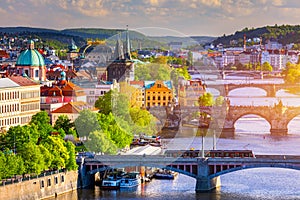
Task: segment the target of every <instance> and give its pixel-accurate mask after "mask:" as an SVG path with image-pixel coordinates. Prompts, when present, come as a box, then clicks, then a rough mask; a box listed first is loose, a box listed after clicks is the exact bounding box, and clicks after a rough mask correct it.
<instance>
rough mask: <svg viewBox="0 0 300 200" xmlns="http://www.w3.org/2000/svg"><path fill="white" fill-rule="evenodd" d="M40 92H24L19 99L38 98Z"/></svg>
mask: <svg viewBox="0 0 300 200" xmlns="http://www.w3.org/2000/svg"><path fill="white" fill-rule="evenodd" d="M39 97H40V91H39V90H32V91H26V92H25V91H24V92H22V93H21V99H31V98H39Z"/></svg>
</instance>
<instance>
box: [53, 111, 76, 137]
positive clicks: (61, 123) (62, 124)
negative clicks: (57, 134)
mask: <svg viewBox="0 0 300 200" xmlns="http://www.w3.org/2000/svg"><path fill="white" fill-rule="evenodd" d="M53 128H54V129H56V130H59V129H60V128H62V129H63V130H64V131H65V133H66V134H72V131H71V130H72V129H73V128H74V123H72V122H71V120H70V119H69V118H68V116H67V115H60V116H58V119H57V120H56V121H55V124H54V126H53Z"/></svg>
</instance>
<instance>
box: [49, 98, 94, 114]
mask: <svg viewBox="0 0 300 200" xmlns="http://www.w3.org/2000/svg"><path fill="white" fill-rule="evenodd" d="M84 109H89V110H92V111H96V110H97V109H96V108H94V107H91V106H89V105H88V104H86V103H84V102H82V101H78V102H69V103H67V104H65V105H63V106H62V107H60V108H57V109H56V110H54V111H52V113H79V112H80V111H82V110H84Z"/></svg>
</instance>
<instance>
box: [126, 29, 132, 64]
mask: <svg viewBox="0 0 300 200" xmlns="http://www.w3.org/2000/svg"><path fill="white" fill-rule="evenodd" d="M126 27H127V28H126V44H125V59H127V60H131V54H130V49H131V48H130V40H129V31H128V25H126Z"/></svg>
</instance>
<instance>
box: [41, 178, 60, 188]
mask: <svg viewBox="0 0 300 200" xmlns="http://www.w3.org/2000/svg"><path fill="white" fill-rule="evenodd" d="M60 182H61V183H64V182H65V176H64V175H61V176H60ZM51 184H52V183H51V178H48V179H47V187H50V186H51ZM53 184H54V185H57V184H58V177H57V176H55V177H54V180H53ZM44 187H45V183H44V180H41V181H40V188H41V189H42V188H44Z"/></svg>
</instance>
